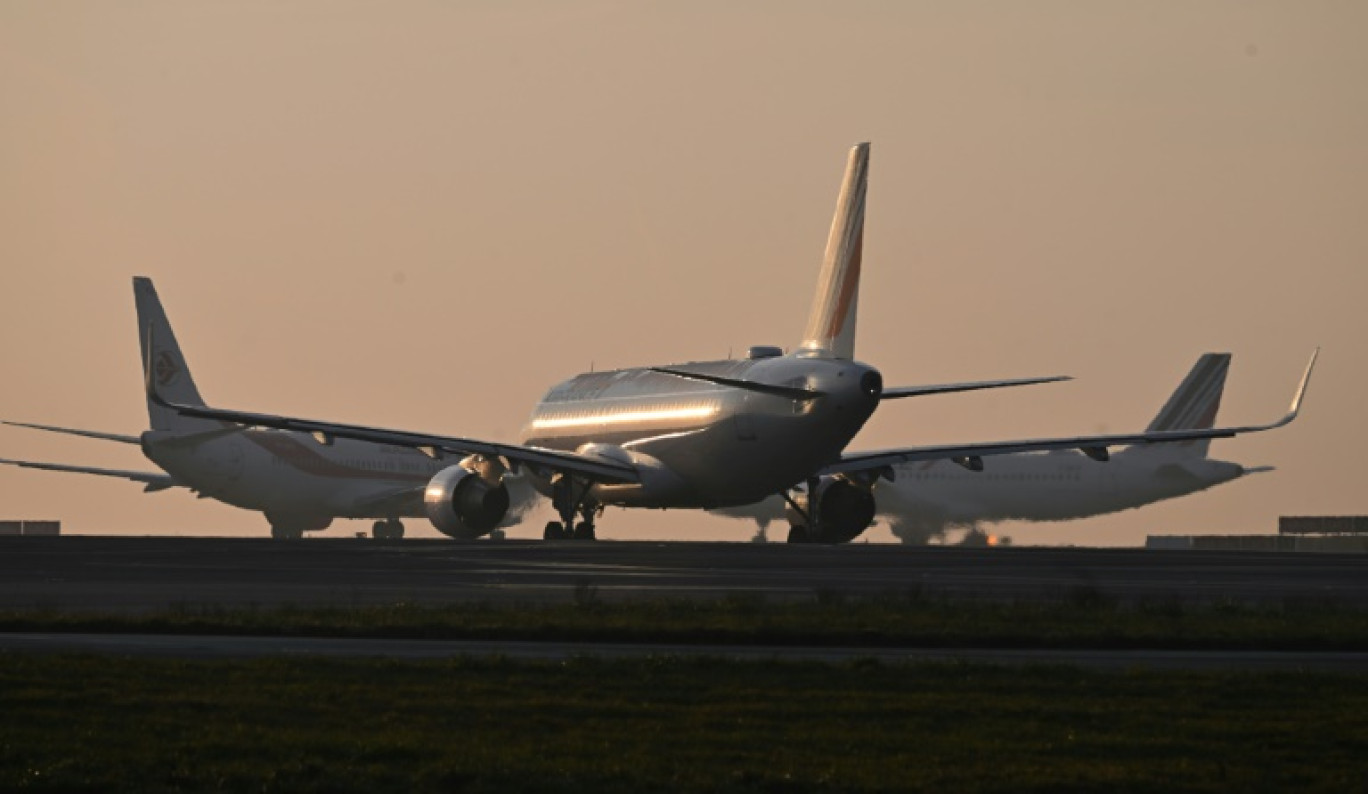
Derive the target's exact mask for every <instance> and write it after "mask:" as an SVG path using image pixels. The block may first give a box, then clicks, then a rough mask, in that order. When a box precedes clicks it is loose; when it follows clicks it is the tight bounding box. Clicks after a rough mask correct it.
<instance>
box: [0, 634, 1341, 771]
mask: <svg viewBox="0 0 1368 794" xmlns="http://www.w3.org/2000/svg"><path fill="white" fill-rule="evenodd" d="M1365 715H1368V676H1324V675H1306V674H1259V675H1251V674H1238V673H1219V674H1216V673H1156V672H1138V671H1137V672H1131V673H1120V674H1117V673H1111V674H1105V673H1087V672H1081V671H1078V670H1074V669H1068V668H1025V669H1020V668H1018V669H1008V668H997V667H979V666H965V665H920V666H894V665H882V664H877V663H872V662H870V663H855V664H849V665H825V664H807V663H802V664H782V663H774V662H763V663H762V662H756V663H750V662H746V663H737V662H719V661H708V660H692V661H691V660H679V659H659V660H636V661H596V660H588V659H583V660H574V661H571V662H567V663H559V664H535V663H511V662H508V661H505V660H497V659H494V660H453V661H447V662H431V663H427V662H414V663H394V662H384V661H363V660H356V661H346V660H343V661H338V660H318V659H298V658H281V659H272V660H255V661H216V662H188V661H175V660H161V659H152V660H149V659H140V660H130V659H123V658H98V657H77V656H36V655H35V656H28V655H11V656H4V657H0V789H4V790H34V791H138V792H149V791H208V790H214V791H220V790H222V791H471V792H483V791H489V792H494V791H500V792H502V791H586V792H589V791H592V792H605V791H622V792H639V791H686V790H687V791H794V792H799V791H910V790H926V791H1004V792H1006V791H1014V792H1015V791H1052V792H1053V791H1310V790H1320V791H1362V790H1364V789H1365V787H1368V717H1365Z"/></svg>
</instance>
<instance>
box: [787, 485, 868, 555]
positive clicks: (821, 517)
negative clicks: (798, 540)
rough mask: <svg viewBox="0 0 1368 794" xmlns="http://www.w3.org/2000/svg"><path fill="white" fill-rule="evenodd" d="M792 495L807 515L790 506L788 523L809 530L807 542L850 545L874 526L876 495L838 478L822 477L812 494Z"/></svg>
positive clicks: (796, 493) (795, 493)
mask: <svg viewBox="0 0 1368 794" xmlns="http://www.w3.org/2000/svg"><path fill="white" fill-rule="evenodd" d="M791 496H792V497H793V501H794V502H796V503H797V504H798V507H800V508H802V511H803V513H806V514H807V515H806V516H805V515H803V513H800V512H798V511H796V510H794V509H793V507H791V506H790V507H789V508H788V514H787V515H788V520H789V524H791V525H793V526H795V527H797V526H804V527H807V539H808V540H810V541H813V542H816V543H848V542H850V541H852V540H854V539H855V538H857V537H859V535H860V533H861V532H864V531H865V530H866V529H868V528H869V525H870V524H872V523H874V513H875V506H874V494H873V493H872V492H871V491H870V490H869V489H868V488H865V487H862V486H859V485H856V484H854V483H852V482H850V481H848V480H844V479H841V478H839V477H823V478H821V479H820V480H818V481H817V487H816V488H815V489H813V491H812V492H811V493H804V492H794V493H793V494H791ZM809 521H810V522H811V523H809Z"/></svg>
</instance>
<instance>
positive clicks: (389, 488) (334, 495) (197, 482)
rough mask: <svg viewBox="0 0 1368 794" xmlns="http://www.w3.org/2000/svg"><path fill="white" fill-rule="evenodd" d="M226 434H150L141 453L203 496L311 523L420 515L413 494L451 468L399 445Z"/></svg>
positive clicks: (144, 437)
mask: <svg viewBox="0 0 1368 794" xmlns="http://www.w3.org/2000/svg"><path fill="white" fill-rule="evenodd" d="M229 430H230V432H225V433H224V434H222V435H217V436H216V437H210V438H207V439H205V440H202V441H198V442H192V441H188V440H187V439H193V438H194V437H195V436H196V435H200V433H195V434H190V433H185V432H174V431H166V430H160V431H159V430H151V431H148V432H146V433H144V434H143V435H142V448H143V453H144V454H145V455H147V457H148V458H149V459H150V460H152V461H153V462H154V463H156V464H157V465H158V466H160V467H161V468H162V469H164V470H165V471H166V472H167V473H168V474H170V475H171V476H173V477H175V478H176V480H177V481H179V482H181V483H183V484H185V485H188V486H189V487H191V488H193V489H194V490H195V491H198V492H199V493H200V494H202V495H204V496H206V497H209V498H212V499H216V500H219V501H221V502H226V503H228V504H230V505H233V506H235V507H241V508H244V509H247V510H260V511H262V512H264V513H266V514H267V515H268V516H282V517H296V518H299V519H310V520H314V521H315V522H316V521H317V520H321V519H329V518H399V517H416V516H422V515H423V505H422V498H421V494H420V493H418V490H420V489H421V488H422V486H423V485H424V484H425V483H426V482H427V481H428V480H430V479H431V478H432V476H433V475H434V474H436V473H437V472H438V471H440V470H441V469H443V468H445V467H446V466H449V465H451V462H450V461H446V462H443V461H437V460H433V459H432V458H430V457H428V456H426V455H424V454H422V453H420V452H416V451H414V450H410V449H404V448H401V447H391V446H384V445H380V444H371V443H365V442H360V441H348V440H345V439H338V440H336V441H335V442H334V443H332V444H320V443H319V442H317V441H316V440H314V438H313V437H312V436H309V435H307V434H304V433H293V432H288V431H283V430H248V429H241V428H237V429H236V430H231V428H230V429H229ZM201 433H202V431H201ZM404 489H414V490H415V495H414V496H413V498H412V499H406V500H398V501H388V502H387V501H386V500H385V496H386V495H387V494H393V493H395V492H396V491H400V490H404ZM324 523H326V521H324Z"/></svg>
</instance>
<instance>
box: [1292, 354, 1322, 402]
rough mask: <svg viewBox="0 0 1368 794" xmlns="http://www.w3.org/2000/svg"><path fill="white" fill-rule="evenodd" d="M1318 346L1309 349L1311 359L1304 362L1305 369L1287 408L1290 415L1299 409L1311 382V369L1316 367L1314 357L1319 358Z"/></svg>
mask: <svg viewBox="0 0 1368 794" xmlns="http://www.w3.org/2000/svg"><path fill="white" fill-rule="evenodd" d="M1320 351H1321V349H1320V347H1319V346H1317V347H1316V349H1315V350H1312V351H1311V360H1310V361H1308V362H1306V371H1305V372H1303V373H1302V378H1301V383H1299V384H1298V385H1297V393H1296V395H1295V396H1294V397H1293V398H1292V407H1291V408H1289V409H1288V413H1289V415H1290V416H1293V417H1295V416H1296V415H1297V412H1299V411H1300V410H1301V404H1302V399H1303V398H1304V397H1305V396H1306V387H1307V384H1309V383H1310V382H1311V371H1312V370H1313V369H1315V368H1316V359H1317V358H1320Z"/></svg>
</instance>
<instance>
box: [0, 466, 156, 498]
mask: <svg viewBox="0 0 1368 794" xmlns="http://www.w3.org/2000/svg"><path fill="white" fill-rule="evenodd" d="M0 463H4V464H8V465H10V466H22V467H23V468H26V469H46V470H48V471H74V472H78V473H80V474H98V475H100V476H102V477H120V478H122V479H125V480H132V481H133V482H140V483H143V485H145V486H146V487H145V488H143V490H144V491H147V492H148V493H151V492H152V491H164V490H166V489H167V488H175V487H176V486H178V485H181V483H179V482H177V481H176V479H175V478H174V477H172V476H171V475H169V474H166V473H164V472H149V471H124V470H122V469H97V468H95V467H93V466H71V465H68V464H65V463H37V462H35V461H30V460H7V459H4V458H0Z"/></svg>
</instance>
